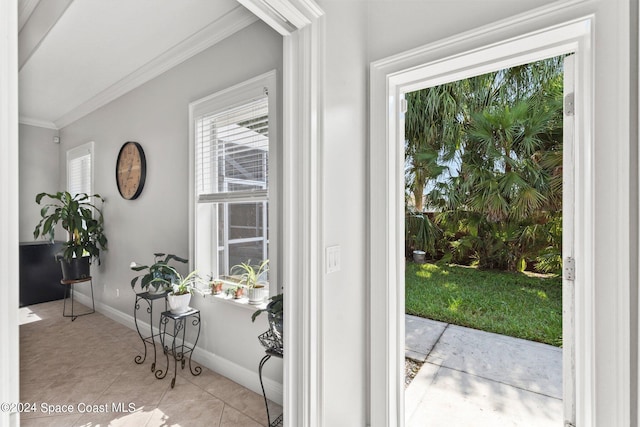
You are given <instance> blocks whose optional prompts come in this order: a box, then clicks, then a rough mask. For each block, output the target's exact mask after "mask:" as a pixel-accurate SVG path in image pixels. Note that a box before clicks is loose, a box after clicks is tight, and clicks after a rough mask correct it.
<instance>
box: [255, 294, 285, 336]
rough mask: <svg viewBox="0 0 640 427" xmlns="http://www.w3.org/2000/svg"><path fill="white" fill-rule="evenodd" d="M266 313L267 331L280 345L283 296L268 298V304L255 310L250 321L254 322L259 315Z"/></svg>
mask: <svg viewBox="0 0 640 427" xmlns="http://www.w3.org/2000/svg"><path fill="white" fill-rule="evenodd" d="M263 312H265V313H267V319H268V321H269V329H270V331H271V332H272V333H273V335H274V336H275V337H276V339H277V340H279V342H280V344H282V329H283V320H284V298H283V294H277V295H274V296H272V297H271V298H269V303H267V306H266V307H265V308H261V309H259V310H256V311H255V312H254V313H253V314H252V315H251V321H252V322H255V321H256V318H257V317H258V316H259V315H260V313H263Z"/></svg>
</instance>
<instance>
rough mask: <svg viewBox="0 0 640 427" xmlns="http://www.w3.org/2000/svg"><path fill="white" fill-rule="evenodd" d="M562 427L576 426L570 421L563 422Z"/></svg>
mask: <svg viewBox="0 0 640 427" xmlns="http://www.w3.org/2000/svg"><path fill="white" fill-rule="evenodd" d="M564 427H576V425H575V424H574V423H572V422H571V421H565V422H564Z"/></svg>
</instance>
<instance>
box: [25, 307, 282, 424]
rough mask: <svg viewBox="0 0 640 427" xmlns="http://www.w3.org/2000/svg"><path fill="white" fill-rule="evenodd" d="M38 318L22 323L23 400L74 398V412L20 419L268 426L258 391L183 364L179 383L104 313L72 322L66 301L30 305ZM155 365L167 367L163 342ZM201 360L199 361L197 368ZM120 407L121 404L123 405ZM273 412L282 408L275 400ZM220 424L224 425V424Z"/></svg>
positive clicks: (131, 333)
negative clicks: (98, 408)
mask: <svg viewBox="0 0 640 427" xmlns="http://www.w3.org/2000/svg"><path fill="white" fill-rule="evenodd" d="M29 309H30V310H32V312H33V315H37V316H39V317H40V318H41V320H39V321H34V322H31V323H27V324H24V325H22V326H20V354H21V365H20V399H21V401H23V402H34V403H36V404H37V405H40V404H41V403H47V404H58V403H59V404H61V403H72V404H73V405H74V407H75V409H76V412H75V413H74V414H69V415H55V416H54V415H50V416H44V414H43V413H41V412H39V413H31V414H23V416H22V425H23V426H27V427H29V426H36V427H37V426H47V427H49V426H54V427H55V426H65V427H67V426H82V427H102V426H127V427H142V426H145V425H146V426H151V427H153V426H159V427H160V426H162V427H171V426H183V427H193V426H195V427H198V426H200V425H202V426H214V427H215V426H219V425H223V426H225V427H234V426H247V427H255V426H260V425H266V424H267V421H266V411H265V408H264V400H263V398H262V396H261V395H259V394H256V393H254V392H252V391H250V390H247V389H245V388H244V387H242V386H240V385H239V384H237V383H235V382H233V381H231V380H230V379H228V378H226V377H224V376H223V375H220V374H218V373H216V372H213V371H211V370H209V369H207V368H204V367H203V368H202V373H201V374H200V375H198V376H194V375H192V374H191V372H190V371H189V367H188V361H187V366H185V369H184V370H183V369H180V365H179V364H178V374H177V376H176V385H175V387H174V388H173V389H171V387H170V383H171V379H172V378H173V375H174V366H173V362H172V360H171V359H170V360H169V370H168V372H167V375H166V377H165V378H164V379H160V380H159V379H157V378H156V377H155V374H154V373H153V372H152V371H151V364H152V362H153V350H152V348H151V347H149V346H148V348H147V357H146V360H145V362H144V363H142V364H137V363H135V361H134V359H135V357H136V356H142V355H143V352H144V347H143V344H142V341H141V340H140V337H139V336H138V333H137V332H136V331H134V330H131V329H128V328H126V327H124V326H123V325H120V324H118V323H116V322H114V321H112V320H111V319H109V318H107V317H105V316H103V315H102V314H100V313H94V314H92V315H89V316H83V317H79V318H78V319H76V321H74V322H71V320H70V319H68V318H63V317H62V302H61V301H54V302H51V303H45V304H38V305H36V306H32V307H29ZM156 350H157V355H156V363H157V368H159V369H162V370H165V369H166V366H167V359H166V357H165V355H164V354H163V352H162V350H161V348H160V345H159V343H158V344H157V347H156ZM195 366H199V365H197V364H195V362H194V367H195ZM81 403H82V404H89V405H91V404H96V405H106V407H109V408H110V411H109V412H107V413H93V412H91V413H78V405H79V404H81ZM118 403H122V404H123V405H124V407H125V408H126V409H127V410H128V405H129V404H132V405H133V409H135V411H134V412H132V413H129V412H123V411H118V408H117V407H116V408H114V407H113V406H112V405H113V404H118ZM120 409H122V408H120ZM270 410H271V411H272V416H277V415H279V414H280V413H281V411H282V408H280V407H279V406H278V405H276V404H273V403H271V404H270ZM220 423H222V424H220Z"/></svg>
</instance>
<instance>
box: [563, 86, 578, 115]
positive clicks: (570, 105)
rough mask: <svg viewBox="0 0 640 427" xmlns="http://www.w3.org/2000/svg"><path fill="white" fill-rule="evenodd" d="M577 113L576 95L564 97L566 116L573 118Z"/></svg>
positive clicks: (570, 94) (569, 94)
mask: <svg viewBox="0 0 640 427" xmlns="http://www.w3.org/2000/svg"><path fill="white" fill-rule="evenodd" d="M575 112H576V105H575V95H574V93H573V92H571V93H568V94H566V95H565V97H564V115H565V116H573V115H574V114H575Z"/></svg>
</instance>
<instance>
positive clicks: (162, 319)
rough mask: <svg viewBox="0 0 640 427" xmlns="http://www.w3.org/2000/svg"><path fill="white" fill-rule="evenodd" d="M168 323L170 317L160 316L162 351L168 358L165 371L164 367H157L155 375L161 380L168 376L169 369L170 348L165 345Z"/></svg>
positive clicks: (159, 330)
mask: <svg viewBox="0 0 640 427" xmlns="http://www.w3.org/2000/svg"><path fill="white" fill-rule="evenodd" d="M167 323H169V318H168V317H164V316H161V317H160V326H159V327H158V333H159V334H160V345H161V346H162V351H163V353H164V357H165V360H166V362H167V363H166V365H165V366H166V369H165V370H164V371H163V370H162V369H156V372H155V376H156V378H157V379H159V380H161V379H163V378H164V377H166V376H167V371H168V370H169V348H168V347H167V346H166V345H165V343H164V341H165V335H166V332H167Z"/></svg>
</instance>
